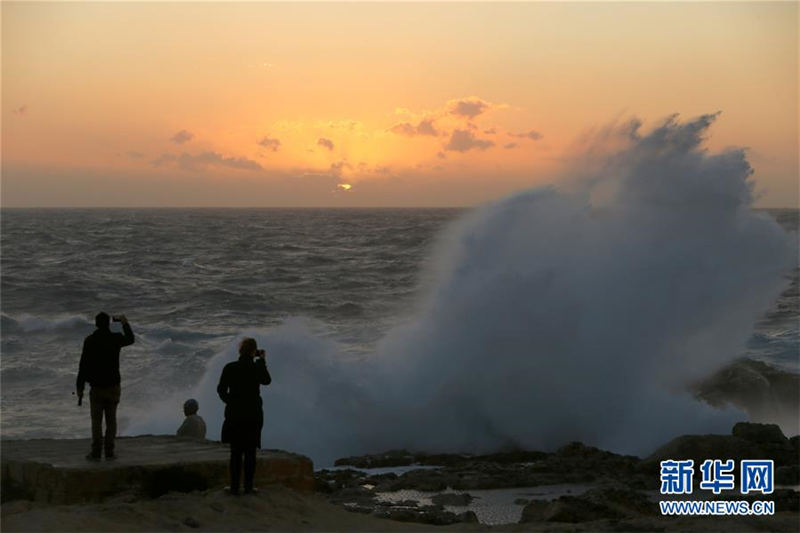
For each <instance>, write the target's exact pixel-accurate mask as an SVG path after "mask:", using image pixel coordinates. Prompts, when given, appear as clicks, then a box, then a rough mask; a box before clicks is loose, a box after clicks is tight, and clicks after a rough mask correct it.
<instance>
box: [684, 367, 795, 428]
mask: <svg viewBox="0 0 800 533" xmlns="http://www.w3.org/2000/svg"><path fill="white" fill-rule="evenodd" d="M692 392H693V393H694V394H695V395H696V396H697V397H698V398H700V399H701V400H703V401H705V402H707V403H708V404H710V405H713V406H715V407H724V406H726V405H733V406H735V407H738V408H740V409H742V410H744V411H746V412H747V414H748V415H749V418H750V420H753V421H756V422H772V423H779V424H781V426H783V427H784V429H786V430H788V431H790V433H796V432H798V431H800V374H796V373H794V372H787V371H784V370H780V369H778V368H775V367H772V366H770V365H768V364H766V363H764V362H761V361H755V360H752V359H747V358H744V359H738V360H736V361H734V362H732V363H731V364H729V365H727V366H725V367H723V368H721V369H720V370H719V371H717V372H716V373H715V374H714V375H712V376H710V377H709V378H707V379H705V380H703V381H701V382H699V383H697V384H695V385H694V386H693V387H692Z"/></svg>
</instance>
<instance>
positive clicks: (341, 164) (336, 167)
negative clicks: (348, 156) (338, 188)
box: [331, 161, 353, 176]
mask: <svg viewBox="0 0 800 533" xmlns="http://www.w3.org/2000/svg"><path fill="white" fill-rule="evenodd" d="M352 168H353V165H351V164H350V163H348V162H347V161H337V162H336V163H331V174H333V175H334V176H340V175H341V174H342V171H343V170H345V169H348V170H349V169H352Z"/></svg>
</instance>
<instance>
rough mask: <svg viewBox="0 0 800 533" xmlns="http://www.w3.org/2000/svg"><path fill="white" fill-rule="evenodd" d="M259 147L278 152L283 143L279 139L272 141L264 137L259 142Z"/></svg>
mask: <svg viewBox="0 0 800 533" xmlns="http://www.w3.org/2000/svg"><path fill="white" fill-rule="evenodd" d="M258 145H259V146H263V147H264V148H266V149H267V150H272V151H273V152H277V151H278V148H280V146H281V141H279V140H278V139H271V138H270V137H268V136H264V138H263V139H261V140H260V141H258Z"/></svg>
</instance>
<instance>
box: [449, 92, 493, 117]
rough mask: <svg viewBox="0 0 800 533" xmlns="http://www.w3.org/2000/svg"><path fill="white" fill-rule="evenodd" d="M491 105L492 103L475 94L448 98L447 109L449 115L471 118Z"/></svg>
mask: <svg viewBox="0 0 800 533" xmlns="http://www.w3.org/2000/svg"><path fill="white" fill-rule="evenodd" d="M491 107H492V104H490V103H489V102H487V101H485V100H482V99H480V98H478V97H476V96H471V97H469V98H461V99H457V100H450V101H449V102H448V103H447V109H448V111H449V112H450V114H451V115H456V116H458V117H464V118H468V119H473V118H475V117H477V116H478V115H480V114H482V113H484V112H485V111H487V110H489V109H490V108H491Z"/></svg>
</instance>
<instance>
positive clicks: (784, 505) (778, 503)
mask: <svg viewBox="0 0 800 533" xmlns="http://www.w3.org/2000/svg"><path fill="white" fill-rule="evenodd" d="M765 499H769V500H772V501H774V502H775V512H778V513H782V512H791V513H796V512H798V511H800V493H799V492H797V491H795V490H792V489H775V491H774V492H773V493H772V494H770V495H769V496H767V497H766V498H765Z"/></svg>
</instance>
